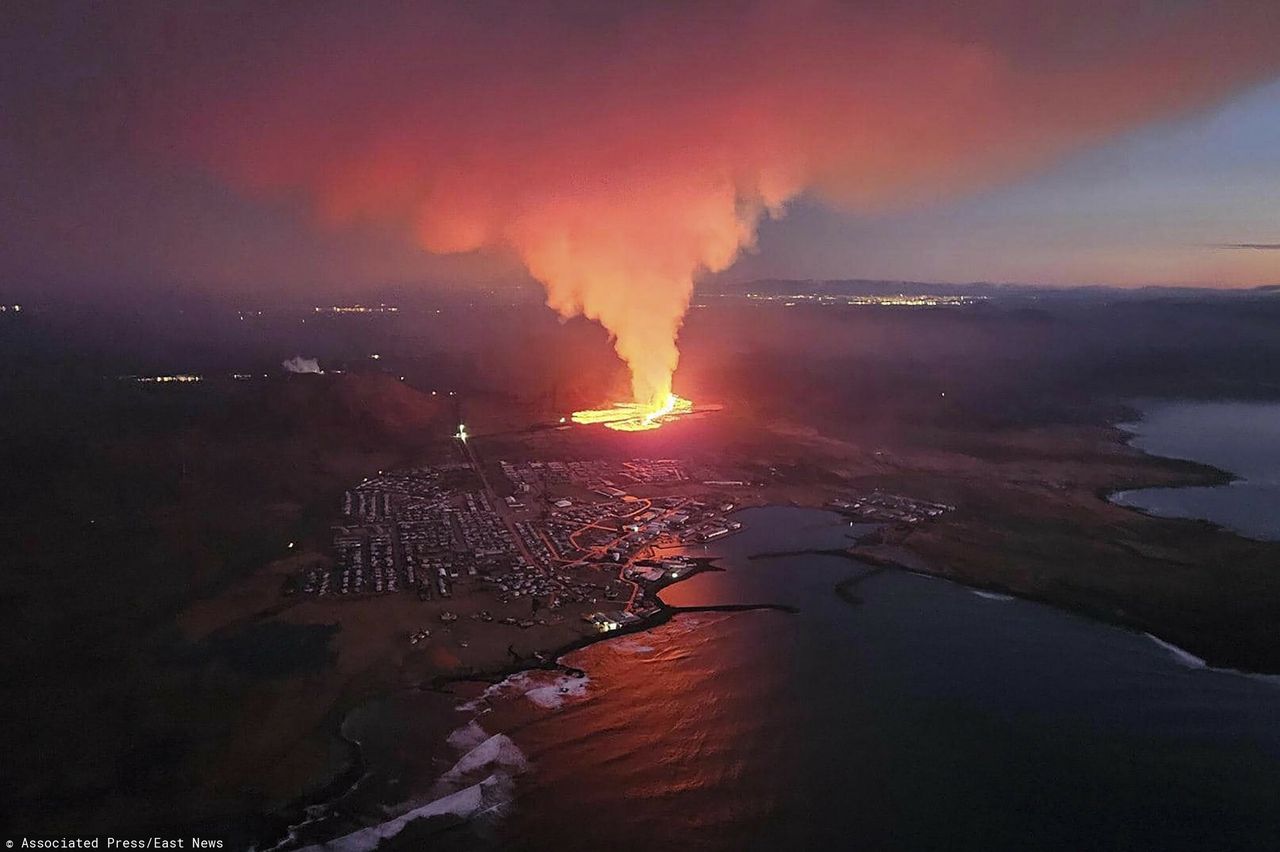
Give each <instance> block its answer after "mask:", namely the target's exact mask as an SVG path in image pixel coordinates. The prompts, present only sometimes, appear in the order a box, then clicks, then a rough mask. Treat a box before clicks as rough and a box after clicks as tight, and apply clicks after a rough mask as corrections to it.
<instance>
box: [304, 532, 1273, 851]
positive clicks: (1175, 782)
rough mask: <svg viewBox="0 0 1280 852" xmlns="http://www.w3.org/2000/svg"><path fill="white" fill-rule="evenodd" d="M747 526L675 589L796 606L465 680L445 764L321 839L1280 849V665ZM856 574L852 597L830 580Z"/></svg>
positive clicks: (800, 535)
mask: <svg viewBox="0 0 1280 852" xmlns="http://www.w3.org/2000/svg"><path fill="white" fill-rule="evenodd" d="M737 517H738V519H739V520H741V521H742V522H743V523H744V530H743V532H741V533H740V534H738V535H735V536H732V537H730V538H727V539H723V540H721V541H719V542H716V543H715V544H714V545H712V546H710V547H709V548H708V550H707V551H706V552H707V553H708V554H709V555H716V556H719V557H720V558H721V561H720V564H721V565H722V566H723V567H724V568H725V569H726V570H724V571H721V572H711V573H705V574H700V575H698V576H696V577H694V578H692V579H690V580H688V581H686V582H683V583H680V584H678V585H675V586H672V587H669V588H668V589H667V590H666V591H665V592H664V593H663V596H664V598H666V599H667V600H668V602H670V603H672V604H676V605H680V606H702V605H714V604H724V603H759V602H777V603H788V604H792V605H794V606H796V607H798V608H799V612H798V613H795V614H790V613H786V612H778V611H752V612H741V613H723V612H692V613H687V614H681V615H679V616H677V617H675V618H674V619H672V620H671V621H670V622H668V623H667V624H664V625H662V626H659V627H657V628H654V629H652V630H648V631H645V632H642V633H637V634H632V635H628V636H623V637H619V638H616V639H613V640H610V641H606V642H602V643H599V644H596V645H593V646H591V647H589V648H586V649H584V650H582V651H579V652H576V653H574V654H572V655H570V656H569V657H568V658H567V659H566V662H567V663H569V664H571V665H572V666H575V667H578V668H580V669H581V670H582V671H583V672H584V673H585V677H576V676H573V675H571V674H563V673H553V672H535V673H526V674H522V675H518V676H515V677H513V678H510V679H508V680H507V681H504V682H503V683H501V684H498V685H495V686H492V687H489V688H488V689H484V690H483V692H480V691H479V690H476V691H473V692H472V693H469V694H468V695H466V696H459V698H458V701H457V704H456V707H457V713H458V718H457V727H456V729H455V730H454V731H453V732H452V734H450V736H449V744H450V746H451V748H452V753H453V754H454V755H455V758H450V759H451V760H454V759H456V762H455V763H453V766H452V767H451V768H448V767H445V766H442V767H440V769H441V771H440V774H439V775H438V779H439V780H438V781H437V782H436V784H435V786H434V788H432V789H430V790H425V789H423V790H418V791H417V794H416V796H415V797H414V798H413V799H412V800H410V801H406V802H403V803H399V804H398V805H392V806H389V807H387V808H386V809H385V816H384V818H383V819H382V821H380V822H376V823H375V824H374V825H372V826H368V825H365V826H364V827H362V828H356V827H354V826H352V829H353V830H351V831H349V832H348V833H345V834H343V835H342V836H341V837H340V838H339V839H338V842H337V843H335V844H333V845H332V846H330V847H329V848H336V849H343V850H351V852H355V850H365V849H373V848H375V847H376V848H378V849H392V850H394V849H427V848H429V849H433V850H442V849H447V850H453V849H504V850H506V849H510V850H528V851H529V852H541V851H542V850H547V852H551V850H556V852H573V850H599V849H614V850H653V849H682V850H695V852H696V850H707V852H711V850H725V851H726V852H728V850H734V851H735V852H736V851H737V850H757V849H758V850H779V849H803V850H808V849H831V848H834V849H860V850H929V852H933V850H940V849H947V850H975V852H979V850H980V852H997V851H998V850H1019V852H1021V851H1022V850H1027V849H1035V850H1064V852H1066V850H1070V852H1079V850H1085V849H1088V850H1112V849H1114V850H1153V852H1170V850H1196V852H1203V850H1214V852H1219V850H1274V849H1280V679H1277V678H1263V677H1253V676H1245V675H1241V674H1237V673H1231V672H1221V671H1215V670H1212V669H1209V668H1206V667H1205V666H1204V665H1203V664H1202V663H1201V662H1200V661H1198V660H1196V659H1195V658H1194V657H1191V656H1190V655H1188V654H1186V653H1185V652H1182V651H1181V650H1180V649H1177V648H1174V647H1172V646H1169V645H1166V644H1163V643H1161V642H1160V641H1159V640H1157V639H1155V638H1153V637H1149V636H1145V635H1143V634H1139V633H1133V632H1129V631H1124V630H1120V629H1116V628H1112V627H1108V626H1105V625H1101V624H1098V623H1096V622H1092V621H1090V620H1087V619H1084V618H1080V617H1076V616H1073V615H1071V614H1068V613H1065V612H1062V611H1059V610H1055V609H1053V608H1051V607H1047V606H1043V605H1039V604H1033V603H1028V602H1025V601H1020V600H1017V599H1013V598H1009V597H1008V596H1003V595H992V594H990V593H979V592H975V591H973V590H969V589H966V588H964V587H962V586H959V585H955V584H952V583H949V582H947V581H943V580H938V579H933V578H929V577H923V576H918V575H913V574H909V573H905V572H900V571H874V570H872V569H869V568H867V567H865V566H862V565H860V564H859V563H856V562H853V561H850V560H847V559H843V558H840V557H833V556H819V555H799V556H797V555H790V556H782V557H776V558H768V559H760V558H751V557H752V556H753V555H754V554H761V553H776V552H780V551H795V550H798V549H802V548H804V547H806V546H809V547H814V548H820V549H825V548H831V547H834V546H836V545H838V544H842V543H845V542H847V540H848V536H849V535H850V534H852V533H856V532H857V531H858V529H859V528H851V527H850V526H849V524H848V523H847V522H846V521H844V520H843V519H841V518H840V516H838V515H834V514H832V513H828V512H823V511H815V510H807V509H795V508H781V507H770V508H762V509H750V510H746V511H744V512H741V513H739V514H738V516H737ZM858 577H863V578H865V579H863V580H861V581H860V582H858V583H857V584H856V586H855V587H854V588H853V592H854V595H852V596H851V597H853V598H854V599H855V600H860V603H856V604H855V603H849V602H848V601H847V600H846V599H845V598H844V597H842V596H840V595H837V594H836V593H835V587H836V585H837V584H838V583H841V582H843V581H845V580H848V579H850V578H858ZM398 718H399V721H398V723H397V724H399V725H400V726H402V727H405V726H407V727H409V728H412V727H413V719H414V718H415V714H414V713H412V712H410V713H405V712H404V711H403V708H402V710H401V711H400V712H399V716H398ZM418 718H421V717H420V716H418ZM397 741H399V742H403V739H399V738H397ZM401 751H402V752H405V753H406V755H407V756H408V757H411V756H412V755H411V749H408V748H405V747H402V748H401ZM414 814H420V815H422V816H434V817H435V819H434V820H433V821H431V822H430V823H428V822H427V821H418V822H414V821H413V819H412V818H409V819H406V818H405V817H406V815H410V816H412V815H414ZM427 828H430V830H427ZM326 837H330V838H333V837H336V835H335V834H327V835H326ZM379 844H381V845H379Z"/></svg>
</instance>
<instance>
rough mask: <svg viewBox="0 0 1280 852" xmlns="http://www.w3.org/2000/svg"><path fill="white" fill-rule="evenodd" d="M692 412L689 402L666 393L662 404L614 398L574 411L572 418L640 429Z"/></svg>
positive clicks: (609, 425) (626, 428)
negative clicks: (600, 405) (607, 403)
mask: <svg viewBox="0 0 1280 852" xmlns="http://www.w3.org/2000/svg"><path fill="white" fill-rule="evenodd" d="M692 413H693V403H692V402H690V401H689V400H687V399H684V398H683V397H679V396H676V395H675V394H673V393H669V394H667V398H666V401H665V402H663V403H661V404H657V403H653V404H648V405H646V404H645V403H642V402H615V403H614V404H613V405H612V406H611V407H609V408H590V409H587V410H586V411H575V412H573V422H574V423H603V424H604V425H605V426H607V427H608V428H610V429H617V430H618V431H619V432H641V431H644V430H645V429H657V428H658V427H659V426H661V425H662V424H663V423H669V422H670V421H672V420H675V419H676V418H677V417H682V416H684V415H686V414H692Z"/></svg>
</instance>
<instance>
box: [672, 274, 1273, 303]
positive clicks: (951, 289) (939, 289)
mask: <svg viewBox="0 0 1280 852" xmlns="http://www.w3.org/2000/svg"><path fill="white" fill-rule="evenodd" d="M697 292H698V293H699V294H701V295H708V296H745V295H748V294H756V295H762V296H772V297H778V296H789V295H801V294H804V295H812V296H893V295H898V294H901V295H905V296H925V295H945V296H982V297H986V298H998V297H1013V298H1019V297H1020V298H1055V299H1072V298H1078V299H1090V298H1099V297H1103V298H1107V299H1151V298H1204V297H1209V298H1249V297H1257V296H1272V295H1277V294H1280V284H1266V285H1261V286H1258V287H1250V288H1238V289H1219V288H1213V287H1175V286H1168V285H1149V286H1145V287H1131V288H1126V287H1111V286H1107V285H1100V284H1092V285H1081V286H1076V287H1064V286H1052V285H1041V284H1005V283H992V282H989V281H971V282H967V283H947V282H926V281H885V280H877V279H867V278H849V279H790V278H764V279H758V280H754V281H747V282H744V283H740V284H729V283H723V282H710V283H706V284H700V285H699V286H698V287H697Z"/></svg>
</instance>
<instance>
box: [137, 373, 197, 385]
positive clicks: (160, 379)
mask: <svg viewBox="0 0 1280 852" xmlns="http://www.w3.org/2000/svg"><path fill="white" fill-rule="evenodd" d="M120 378H121V379H124V380H127V381H134V382H140V383H142V384H168V383H170V382H179V383H182V384H186V383H189V382H202V381H204V376H195V375H191V374H189V373H178V374H176V375H172V376H121V377H120Z"/></svg>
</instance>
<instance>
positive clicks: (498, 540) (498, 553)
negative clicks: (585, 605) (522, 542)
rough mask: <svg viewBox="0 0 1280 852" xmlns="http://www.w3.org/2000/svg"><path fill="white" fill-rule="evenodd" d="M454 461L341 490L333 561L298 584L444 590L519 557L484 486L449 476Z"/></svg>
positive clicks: (309, 589)
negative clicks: (455, 482)
mask: <svg viewBox="0 0 1280 852" xmlns="http://www.w3.org/2000/svg"><path fill="white" fill-rule="evenodd" d="M452 470H453V468H449V467H440V468H429V467H423V468H414V469H410V470H404V471H395V472H390V473H386V472H384V473H379V474H378V475H377V476H376V477H373V478H371V479H366V480H365V481H364V482H362V483H360V484H359V485H358V486H356V487H355V488H352V489H350V490H348V491H346V492H345V493H344V494H343V497H342V516H343V523H341V524H339V525H337V526H335V527H334V529H333V553H334V560H333V563H334V564H333V566H332V567H331V568H325V567H319V566H313V567H312V568H310V569H308V571H307V572H306V574H305V576H304V578H303V586H302V588H303V591H304V592H306V593H309V594H316V595H328V594H338V595H370V594H373V595H377V594H384V593H392V592H396V591H400V590H402V589H405V590H412V591H414V592H416V593H417V595H418V596H419V597H420V598H422V599H424V600H425V599H430V598H436V597H439V598H448V597H451V596H452V594H453V586H454V583H455V582H456V581H458V580H459V579H462V578H470V577H475V576H477V575H478V574H480V573H492V572H495V571H505V570H508V569H510V568H512V567H513V566H521V565H522V563H523V559H522V558H521V556H520V555H519V549H518V548H517V546H516V543H515V540H514V538H513V537H512V535H511V532H510V530H509V529H508V528H507V526H506V524H505V523H504V522H503V520H502V518H501V516H499V515H498V513H497V512H496V511H495V510H494V507H493V505H492V503H491V502H490V500H489V497H488V496H487V495H486V494H485V493H484V492H482V491H478V490H474V489H469V488H462V489H455V488H453V487H450V486H449V485H447V484H446V478H447V476H448V474H449V473H451V472H452Z"/></svg>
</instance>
